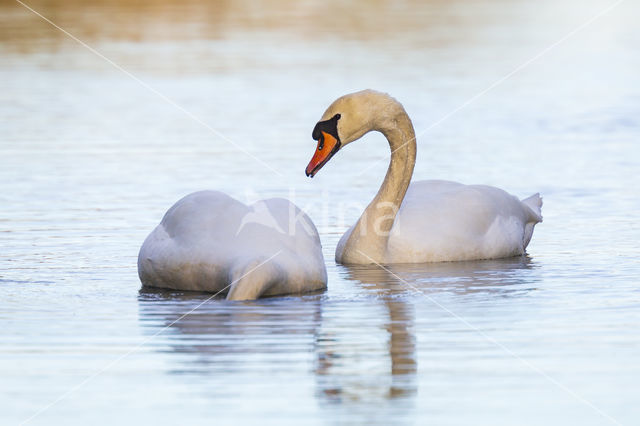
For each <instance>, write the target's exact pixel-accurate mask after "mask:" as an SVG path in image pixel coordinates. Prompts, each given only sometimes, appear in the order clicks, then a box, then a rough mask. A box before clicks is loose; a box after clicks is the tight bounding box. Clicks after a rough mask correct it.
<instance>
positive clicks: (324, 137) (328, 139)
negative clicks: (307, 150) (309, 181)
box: [305, 132, 340, 177]
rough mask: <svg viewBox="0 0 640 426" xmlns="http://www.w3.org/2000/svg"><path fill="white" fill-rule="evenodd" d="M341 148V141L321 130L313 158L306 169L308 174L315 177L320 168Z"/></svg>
mask: <svg viewBox="0 0 640 426" xmlns="http://www.w3.org/2000/svg"><path fill="white" fill-rule="evenodd" d="M339 149H340V142H338V140H337V139H336V138H334V137H333V136H331V135H330V134H329V133H327V132H321V136H320V139H319V140H318V147H317V148H316V151H315V153H314V154H313V158H311V161H309V165H307V169H306V170H305V172H306V174H307V176H309V177H314V176H315V174H316V173H318V170H320V169H321V168H322V166H324V165H325V164H327V162H328V161H329V160H330V159H331V157H333V155H334V154H335V153H336V152H338V150H339Z"/></svg>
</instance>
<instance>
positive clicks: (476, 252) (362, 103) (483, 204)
mask: <svg viewBox="0 0 640 426" xmlns="http://www.w3.org/2000/svg"><path fill="white" fill-rule="evenodd" d="M369 131H379V132H381V133H383V134H384V135H385V137H386V138H387V140H388V141H389V145H390V147H391V162H390V164H389V168H388V170H387V174H386V176H385V179H384V182H383V184H382V186H381V187H380V190H379V191H378V193H377V194H376V196H375V198H374V199H373V201H371V203H370V204H369V205H368V206H367V208H366V209H365V211H364V212H363V214H362V216H361V217H360V219H359V220H358V221H357V222H356V223H355V224H354V225H353V226H352V227H351V228H350V229H349V230H348V231H347V232H346V233H345V234H344V235H343V236H342V238H341V239H340V242H339V243H338V245H337V247H336V261H337V262H338V263H344V264H367V263H381V264H393V263H419V262H443V261H462V260H479V259H497V258H503V257H510V256H516V255H521V254H524V253H525V249H526V247H527V245H528V244H529V241H530V240H531V237H532V235H533V229H534V226H535V224H536V223H539V222H541V221H542V214H541V207H542V199H541V198H540V195H539V194H534V195H532V196H531V197H529V198H527V199H525V200H522V201H520V200H519V199H518V198H516V197H515V196H513V195H510V194H508V193H507V192H505V191H503V190H502V189H499V188H495V187H491V186H486V185H463V184H460V183H456V182H448V181H438V180H426V181H418V182H413V183H411V182H410V181H411V176H412V174H413V168H414V165H415V159H416V142H415V133H414V130H413V125H412V124H411V120H410V119H409V116H408V115H407V113H406V112H405V110H404V108H403V107H402V105H401V104H400V103H399V102H398V101H396V100H395V99H394V98H392V97H391V96H389V95H387V94H384V93H380V92H376V91H373V90H365V91H361V92H356V93H352V94H350V95H346V96H343V97H341V98H339V99H338V100H336V101H335V102H334V103H333V104H331V106H330V107H329V108H328V109H327V111H326V112H325V113H324V115H323V116H322V119H321V121H320V122H319V123H318V124H317V125H316V128H315V129H314V132H313V136H314V138H315V139H318V150H317V151H316V153H315V155H314V157H313V158H312V160H311V162H310V163H309V165H308V166H307V170H306V172H307V175H308V176H311V177H313V175H314V174H315V173H317V171H318V170H319V169H320V168H321V167H322V166H323V165H324V164H326V162H327V161H329V159H331V157H332V156H333V155H334V154H335V153H336V152H337V151H338V150H339V149H341V148H342V147H343V146H344V145H346V144H348V143H351V142H353V141H355V140H357V139H359V138H361V137H362V136H363V135H364V134H366V133H368V132H369ZM327 148H328V149H327ZM323 150H324V152H322V151H323Z"/></svg>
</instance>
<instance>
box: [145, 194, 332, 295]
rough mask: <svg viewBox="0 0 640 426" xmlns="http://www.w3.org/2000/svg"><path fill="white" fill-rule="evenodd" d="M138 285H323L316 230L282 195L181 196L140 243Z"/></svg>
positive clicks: (266, 290) (234, 288) (232, 291)
mask: <svg viewBox="0 0 640 426" xmlns="http://www.w3.org/2000/svg"><path fill="white" fill-rule="evenodd" d="M138 275H139V276H140V281H142V285H143V286H147V287H160V288H169V289H174V290H197V291H207V292H216V293H217V292H225V291H226V290H227V289H228V292H227V299H228V300H247V299H256V298H259V297H262V296H275V295H284V294H293V293H305V292H310V291H314V290H321V289H324V288H326V286H327V271H326V268H325V265H324V257H323V255H322V247H321V245H320V237H319V236H318V231H317V230H316V228H315V226H314V225H313V223H312V222H311V219H309V217H308V216H307V215H306V214H305V213H304V212H302V211H301V210H300V209H298V208H297V207H296V206H295V205H294V204H292V203H290V202H289V201H287V200H284V199H281V198H272V199H268V200H261V201H258V202H257V203H255V204H253V205H251V206H247V205H245V204H243V203H241V202H240V201H237V200H235V199H233V198H231V197H229V196H228V195H226V194H223V193H222V192H217V191H201V192H195V193H193V194H190V195H187V196H186V197H184V198H182V199H181V200H179V201H178V202H177V203H175V204H174V205H173V207H171V208H170V209H169V210H168V211H167V213H166V214H165V215H164V217H163V219H162V222H160V224H159V225H158V226H157V227H156V228H155V229H154V230H153V231H152V232H151V234H150V235H149V236H148V237H147V239H146V240H145V241H144V244H142V248H141V249H140V253H139V255H138Z"/></svg>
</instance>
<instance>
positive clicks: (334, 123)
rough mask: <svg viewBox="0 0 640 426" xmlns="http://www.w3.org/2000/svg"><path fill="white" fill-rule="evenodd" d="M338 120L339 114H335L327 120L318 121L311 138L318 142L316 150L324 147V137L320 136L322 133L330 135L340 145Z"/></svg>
mask: <svg viewBox="0 0 640 426" xmlns="http://www.w3.org/2000/svg"><path fill="white" fill-rule="evenodd" d="M338 120H340V114H336V115H334V116H333V117H331V118H330V119H328V120H325V121H319V122H318V124H316V127H314V128H313V132H312V133H311V137H312V138H313V139H314V140H316V141H318V142H320V145H319V146H318V149H322V147H323V146H324V137H323V136H322V132H326V133H328V134H330V135H331V136H333V137H334V138H336V140H337V141H338V143H340V137H339V136H338Z"/></svg>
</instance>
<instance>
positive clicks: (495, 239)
mask: <svg viewBox="0 0 640 426" xmlns="http://www.w3.org/2000/svg"><path fill="white" fill-rule="evenodd" d="M531 203H532V202H528V203H524V202H522V201H520V200H518V199H517V198H516V197H514V196H513V195H510V194H508V193H507V192H505V191H503V190H501V189H499V188H495V187H491V186H485V185H463V184H460V183H455V182H448V181H418V182H414V183H412V184H411V185H410V186H409V189H408V191H407V195H406V196H405V199H404V201H403V203H402V206H401V207H400V210H399V212H398V215H397V217H396V221H395V222H394V225H393V228H392V229H391V234H390V236H389V243H388V257H389V260H390V262H392V263H402V262H438V261H456V260H473V259H491V258H500V257H508V256H514V255H518V254H522V253H524V249H525V248H526V243H528V239H527V238H526V237H527V236H526V233H525V228H526V226H527V224H529V223H531V224H532V225H531V226H530V228H531V229H530V230H531V233H532V232H533V225H534V224H535V223H537V222H539V221H540V220H541V216H540V215H539V213H538V214H537V215H536V212H535V211H534V210H533V209H532V208H531V206H530V205H529V204H531ZM533 204H535V203H533ZM538 212H539V209H538ZM528 238H529V239H530V238H531V235H530V234H529V236H528Z"/></svg>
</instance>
